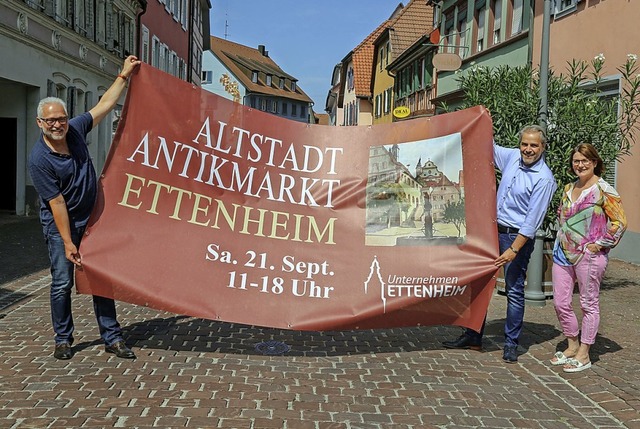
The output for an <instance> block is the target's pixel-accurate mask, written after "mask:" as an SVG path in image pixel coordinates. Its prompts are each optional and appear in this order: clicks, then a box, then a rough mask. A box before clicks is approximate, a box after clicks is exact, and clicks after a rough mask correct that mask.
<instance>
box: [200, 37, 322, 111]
mask: <svg viewBox="0 0 640 429" xmlns="http://www.w3.org/2000/svg"><path fill="white" fill-rule="evenodd" d="M210 46H211V49H210V50H209V51H205V53H204V55H203V60H202V61H203V71H202V76H203V82H202V88H203V89H205V90H207V91H209V92H212V93H214V94H217V95H220V96H222V97H225V98H228V99H229V100H233V101H235V102H237V103H241V104H244V105H245V106H249V107H252V108H254V109H258V110H262V111H264V112H269V113H272V114H274V115H277V116H280V117H283V118H286V119H291V120H294V121H298V122H305V123H315V117H314V115H313V110H312V106H313V102H312V100H311V98H309V96H308V95H307V94H305V93H304V91H303V90H302V89H301V88H300V87H299V85H298V80H297V79H296V78H295V77H293V76H291V75H290V74H288V73H286V72H285V71H284V70H282V69H281V68H280V67H279V66H278V65H277V64H276V63H275V62H274V61H273V60H272V59H271V58H270V57H269V52H268V51H267V50H266V48H265V46H264V45H259V46H258V48H257V49H255V48H251V47H248V46H244V45H241V44H239V43H235V42H231V41H229V40H225V39H221V38H219V37H214V36H211V44H210Z"/></svg>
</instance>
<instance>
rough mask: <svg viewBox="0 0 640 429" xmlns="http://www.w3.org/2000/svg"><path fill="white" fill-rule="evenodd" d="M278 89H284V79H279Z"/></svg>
mask: <svg viewBox="0 0 640 429" xmlns="http://www.w3.org/2000/svg"><path fill="white" fill-rule="evenodd" d="M278 88H280V89H284V78H283V77H281V78H279V79H278Z"/></svg>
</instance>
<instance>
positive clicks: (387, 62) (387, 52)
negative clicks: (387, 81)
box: [384, 42, 391, 66]
mask: <svg viewBox="0 0 640 429" xmlns="http://www.w3.org/2000/svg"><path fill="white" fill-rule="evenodd" d="M390 51H391V44H390V43H389V42H387V49H386V50H385V58H384V65H385V66H387V65H389V55H391V52H390Z"/></svg>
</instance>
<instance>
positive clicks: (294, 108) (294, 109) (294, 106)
mask: <svg viewBox="0 0 640 429" xmlns="http://www.w3.org/2000/svg"><path fill="white" fill-rule="evenodd" d="M291 116H298V105H297V104H294V103H291Z"/></svg>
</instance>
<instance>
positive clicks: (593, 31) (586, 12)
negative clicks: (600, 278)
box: [533, 0, 640, 264]
mask: <svg viewBox="0 0 640 429" xmlns="http://www.w3.org/2000/svg"><path fill="white" fill-rule="evenodd" d="M543 6H544V0H536V1H535V10H536V13H535V19H534V33H536V34H538V35H540V34H541V33H542V21H543V14H542V11H543ZM638 22H640V3H638V2H633V1H632V2H615V3H614V2H591V1H579V0H562V1H560V0H559V1H555V2H553V9H552V10H551V22H550V33H549V64H550V67H551V68H553V69H554V70H555V71H556V72H558V73H560V72H565V71H566V67H567V63H568V62H570V61H572V60H574V59H576V60H584V61H587V62H589V61H591V60H592V59H593V58H594V57H596V56H599V55H602V56H603V57H604V58H605V62H604V69H603V78H602V82H601V84H604V85H607V89H608V90H609V93H610V95H611V96H615V95H618V94H622V93H623V91H625V90H630V88H629V87H625V86H624V81H623V80H622V79H621V73H620V71H619V70H618V68H619V67H620V66H622V65H623V64H625V63H626V62H627V60H628V59H629V58H630V57H631V58H632V57H633V56H634V55H635V56H636V57H637V58H640V44H638V42H637V39H636V38H634V37H629V35H630V34H632V32H633V28H635V27H636V25H638ZM577 40H579V41H580V43H576V41H577ZM540 58H541V37H540V36H538V37H535V38H533V63H534V66H538V64H539V62H540ZM636 64H637V60H636ZM637 78H638V79H640V77H637ZM638 126H640V124H636V128H635V129H634V130H633V132H632V135H633V137H634V139H635V141H636V143H635V145H634V146H633V147H632V148H631V155H630V156H628V157H625V158H623V159H622V160H620V161H618V162H617V163H616V165H615V166H614V168H613V169H611V168H610V169H609V170H610V171H608V172H607V173H606V178H607V180H608V181H610V182H611V184H612V185H613V186H614V187H615V188H616V190H617V191H618V192H619V193H620V196H621V197H622V202H623V204H624V208H625V214H626V216H627V221H628V228H627V232H626V233H625V235H624V237H623V238H622V240H621V242H620V244H619V245H618V246H617V247H616V248H614V249H613V251H612V252H611V256H612V257H615V258H618V259H621V260H625V261H628V262H633V263H635V264H640V254H638V252H637V251H636V250H635V249H638V247H639V246H640V187H638V183H640V168H638V166H639V165H640V146H638V142H639V141H640V132H639V131H638Z"/></svg>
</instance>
